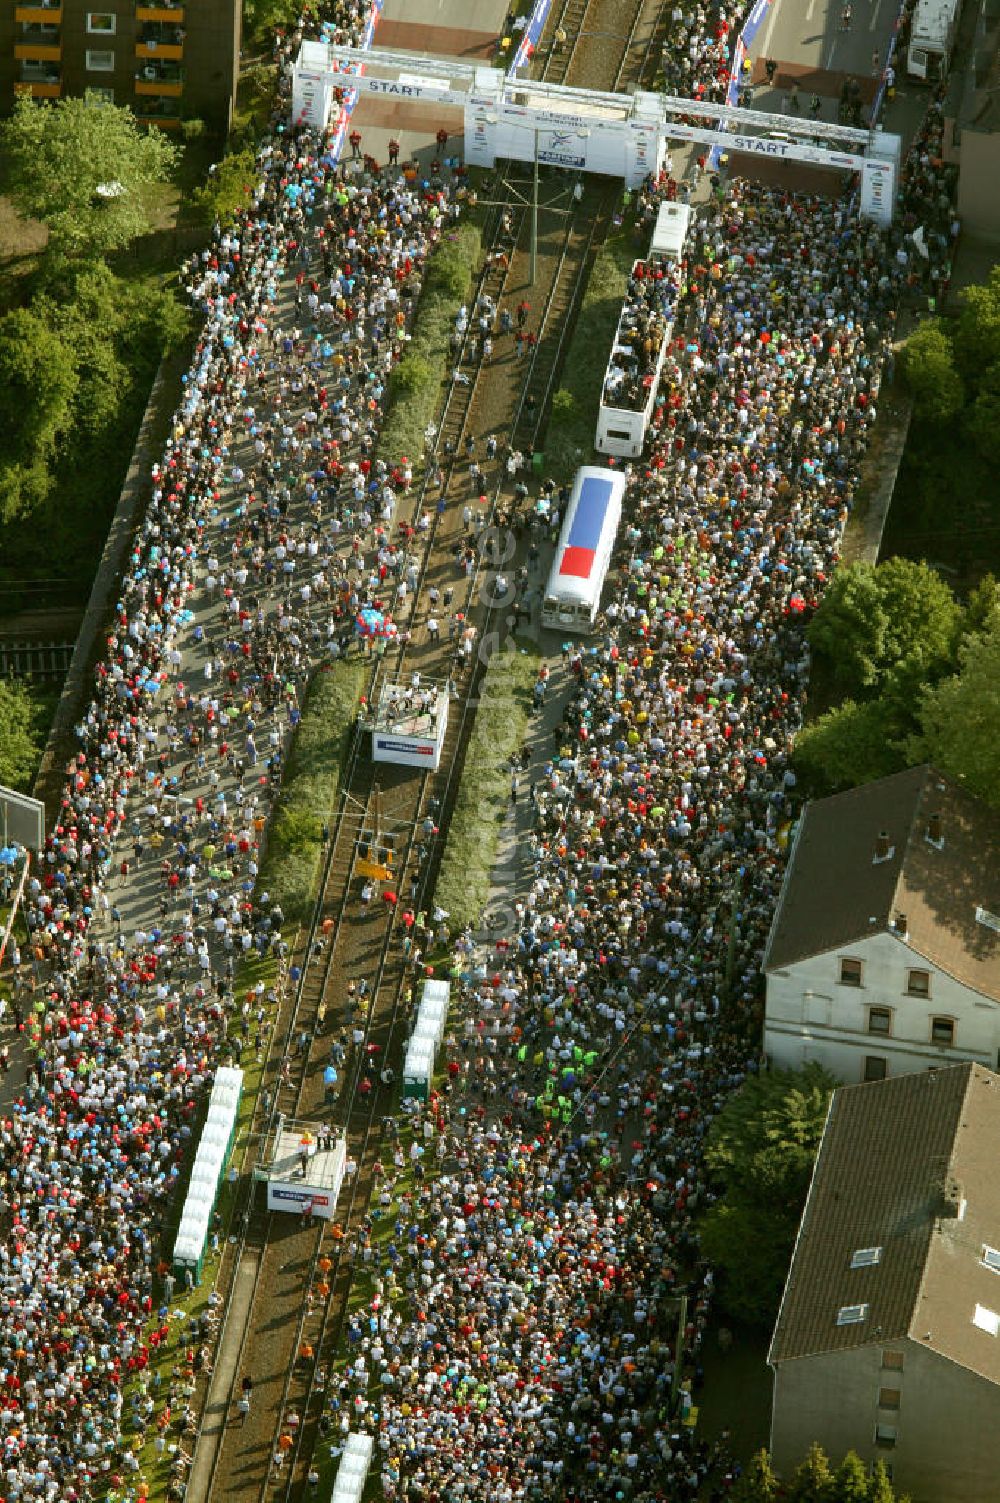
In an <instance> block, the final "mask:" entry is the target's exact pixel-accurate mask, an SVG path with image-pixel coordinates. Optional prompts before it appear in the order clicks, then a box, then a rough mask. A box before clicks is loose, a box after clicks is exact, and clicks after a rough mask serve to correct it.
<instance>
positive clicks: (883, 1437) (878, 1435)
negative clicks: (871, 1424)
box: [875, 1425, 896, 1451]
mask: <svg viewBox="0 0 1000 1503" xmlns="http://www.w3.org/2000/svg"><path fill="white" fill-rule="evenodd" d="M875 1444H876V1445H877V1446H883V1447H884V1448H885V1450H887V1451H891V1450H892V1448H893V1446H894V1445H895V1444H896V1426H895V1425H876V1426H875Z"/></svg>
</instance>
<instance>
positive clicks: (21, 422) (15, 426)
mask: <svg viewBox="0 0 1000 1503" xmlns="http://www.w3.org/2000/svg"><path fill="white" fill-rule="evenodd" d="M76 388H77V372H76V358H75V355H74V352H73V350H72V348H71V347H70V346H69V345H68V344H67V343H66V342H65V340H64V339H63V338H62V336H61V335H60V333H59V331H58V330H57V329H55V328H53V327H52V322H51V318H50V316H49V315H48V313H47V310H45V309H44V308H42V309H35V308H15V309H13V310H12V311H11V312H10V313H7V314H4V316H3V317H2V318H0V463H3V462H8V463H12V464H17V463H23V464H30V463H31V462H32V460H34V459H35V458H36V457H37V456H40V455H44V454H46V453H48V452H49V451H50V450H51V449H52V448H53V447H54V445H55V442H56V440H57V438H58V437H59V435H60V434H61V433H62V432H63V431H64V430H65V429H66V428H67V426H68V425H69V422H70V417H71V414H72V404H73V397H74V395H75V393H76Z"/></svg>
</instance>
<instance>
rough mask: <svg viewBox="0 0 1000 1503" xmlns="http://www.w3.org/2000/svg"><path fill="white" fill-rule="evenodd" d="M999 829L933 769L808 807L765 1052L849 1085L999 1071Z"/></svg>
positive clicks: (771, 984)
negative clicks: (968, 1063) (958, 1067)
mask: <svg viewBox="0 0 1000 1503" xmlns="http://www.w3.org/2000/svg"><path fill="white" fill-rule="evenodd" d="M998 915H1000V822H998V819H997V816H996V814H995V813H994V812H993V811H992V810H990V809H987V808H986V807H985V806H984V805H982V804H981V803H980V802H979V801H978V800H976V799H974V798H971V797H970V796H969V795H968V794H966V793H965V792H964V790H963V789H961V788H959V787H958V786H957V785H955V784H954V783H952V782H950V780H948V779H947V778H945V777H943V776H942V775H941V774H940V773H938V772H936V771H934V769H933V768H930V767H922V768H914V769H912V770H910V771H908V772H905V773H900V774H899V775H898V776H896V777H892V778H884V779H881V780H879V781H878V782H876V783H868V784H865V785H863V786H862V787H861V788H855V789H852V790H851V791H850V792H849V793H845V794H839V795H837V796H835V797H834V798H829V799H820V800H817V801H816V802H815V803H811V804H808V805H807V806H806V808H805V810H804V811H803V815H802V820H801V822H800V825H799V828H798V831H797V833H796V835H795V838H794V841H793V847H792V853H791V856H790V859H789V864H788V869H787V871H786V873H785V882H784V886H783V888H782V895H781V900H780V902H779V905H778V909H777V912H776V914H775V920H774V924H773V926H772V930H771V935H770V939H769V942H768V947H767V953H766V956H765V962H764V969H765V974H766V980H767V1002H766V1008H765V1021H764V1052H765V1054H766V1055H767V1057H768V1060H769V1061H770V1063H771V1064H772V1065H774V1066H776V1067H779V1068H783V1069H797V1068H799V1067H801V1066H802V1065H803V1064H805V1063H806V1062H807V1061H809V1060H816V1061H818V1062H819V1063H820V1064H822V1065H824V1066H825V1067H826V1068H827V1069H828V1070H830V1071H831V1072H832V1073H833V1074H834V1075H836V1076H837V1077H838V1078H839V1079H841V1080H844V1081H863V1080H882V1079H885V1078H886V1077H887V1076H893V1075H900V1074H905V1073H907V1072H909V1071H912V1070H926V1069H930V1068H933V1067H935V1066H940V1065H942V1064H950V1063H954V1062H955V1061H957V1060H973V1061H975V1062H976V1063H977V1064H981V1065H985V1066H987V1067H988V1068H990V1069H994V1068H996V1069H1000V916H998Z"/></svg>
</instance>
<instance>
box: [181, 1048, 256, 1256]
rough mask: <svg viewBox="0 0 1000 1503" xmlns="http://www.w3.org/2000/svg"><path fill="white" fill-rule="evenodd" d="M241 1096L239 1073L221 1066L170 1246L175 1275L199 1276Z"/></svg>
mask: <svg viewBox="0 0 1000 1503" xmlns="http://www.w3.org/2000/svg"><path fill="white" fill-rule="evenodd" d="M242 1093H243V1071H242V1070H237V1069H235V1068H233V1067H232V1066H229V1065H224V1066H223V1067H222V1068H221V1069H219V1070H218V1071H217V1072H216V1076H215V1083H214V1085H213V1086H212V1095H211V1097H210V1098H209V1103H208V1116H207V1117H206V1119H205V1126H204V1127H203V1128H202V1132H201V1138H200V1140H199V1143H198V1152H197V1154H196V1155H195V1160H194V1167H193V1168H192V1170H191V1181H190V1183H189V1185H188V1192H187V1198H186V1199H185V1201H184V1210H183V1211H182V1212H181V1224H180V1226H179V1227H178V1229H177V1238H176V1240H175V1242H174V1269H175V1271H177V1270H179V1271H181V1272H183V1271H184V1270H186V1269H189V1268H190V1269H192V1270H193V1271H194V1273H195V1276H196V1277H200V1275H201V1265H202V1259H203V1258H204V1256H205V1246H206V1243H207V1241H208V1230H209V1225H210V1223H211V1220H212V1212H213V1211H214V1209H215V1200H216V1196H217V1195H218V1193H219V1185H220V1183H221V1181H222V1176H223V1173H224V1171H225V1167H226V1160H227V1159H228V1157H229V1150H230V1148H231V1147H232V1145H233V1137H234V1135H235V1133H236V1119H237V1117H238V1116H239V1110H240V1097H241V1095H242Z"/></svg>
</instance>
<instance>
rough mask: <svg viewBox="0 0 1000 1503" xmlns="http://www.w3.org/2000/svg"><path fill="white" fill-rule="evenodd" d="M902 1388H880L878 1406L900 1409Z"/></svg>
mask: <svg viewBox="0 0 1000 1503" xmlns="http://www.w3.org/2000/svg"><path fill="white" fill-rule="evenodd" d="M900 1395H901V1390H900V1389H898V1388H880V1389H879V1391H878V1407H879V1408H880V1409H898V1408H899V1400H900Z"/></svg>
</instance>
